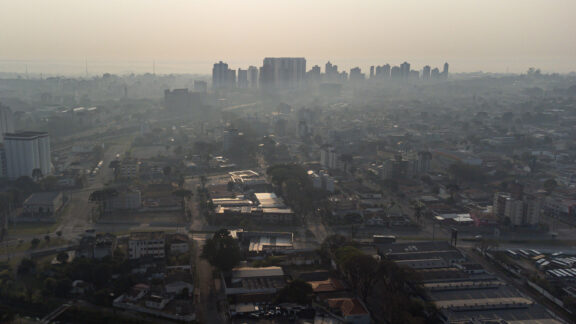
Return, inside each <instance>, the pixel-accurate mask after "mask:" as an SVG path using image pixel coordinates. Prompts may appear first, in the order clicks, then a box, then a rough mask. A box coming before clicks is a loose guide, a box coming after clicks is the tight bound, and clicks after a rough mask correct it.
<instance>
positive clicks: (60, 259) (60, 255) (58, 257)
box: [56, 251, 68, 263]
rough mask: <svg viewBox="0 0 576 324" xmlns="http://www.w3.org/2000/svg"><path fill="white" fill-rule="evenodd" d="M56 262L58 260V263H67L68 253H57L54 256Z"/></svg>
mask: <svg viewBox="0 0 576 324" xmlns="http://www.w3.org/2000/svg"><path fill="white" fill-rule="evenodd" d="M56 260H58V262H60V263H66V262H68V253H66V252H64V251H62V252H60V253H58V255H56Z"/></svg>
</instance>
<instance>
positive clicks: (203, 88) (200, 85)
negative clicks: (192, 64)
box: [194, 80, 208, 92]
mask: <svg viewBox="0 0 576 324" xmlns="http://www.w3.org/2000/svg"><path fill="white" fill-rule="evenodd" d="M194 91H196V92H207V91H208V83H207V82H206V81H200V80H194Z"/></svg>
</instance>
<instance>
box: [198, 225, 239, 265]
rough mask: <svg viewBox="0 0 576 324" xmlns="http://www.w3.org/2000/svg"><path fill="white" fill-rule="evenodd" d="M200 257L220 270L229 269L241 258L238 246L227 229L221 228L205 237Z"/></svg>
mask: <svg viewBox="0 0 576 324" xmlns="http://www.w3.org/2000/svg"><path fill="white" fill-rule="evenodd" d="M202 257H203V258H204V259H206V260H208V262H210V264H211V265H212V266H214V267H216V268H218V269H219V270H221V271H230V270H232V268H234V267H235V266H236V265H238V263H240V261H241V260H242V255H241V253H240V247H239V245H238V241H236V240H235V239H234V238H232V236H231V235H230V232H229V231H228V230H227V229H221V230H219V231H217V232H216V233H214V236H212V238H210V239H207V240H206V243H204V247H203V248H202Z"/></svg>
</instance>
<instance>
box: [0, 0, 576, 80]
mask: <svg viewBox="0 0 576 324" xmlns="http://www.w3.org/2000/svg"><path fill="white" fill-rule="evenodd" d="M575 13H576V0H350V1H344V0H330V1H324V0H0V71H10V70H14V69H15V66H17V67H18V68H17V69H20V70H21V67H22V62H30V61H36V62H39V61H40V62H42V64H44V65H42V66H44V69H54V68H55V67H56V65H54V66H52V67H50V66H46V64H47V62H52V61H57V62H60V63H61V66H64V65H65V64H64V63H62V62H76V63H70V64H75V65H74V66H76V67H77V66H78V65H79V66H80V67H81V69H82V70H83V65H84V63H83V62H84V59H85V58H87V59H88V61H89V62H90V64H91V65H92V66H94V67H96V66H98V64H100V68H101V69H104V67H103V66H105V65H106V64H108V66H109V68H110V69H112V67H111V66H115V67H116V68H120V66H121V65H122V64H126V65H127V67H126V70H129V69H130V67H128V66H129V65H130V66H132V69H141V68H142V69H149V67H150V66H151V63H148V62H151V61H152V60H153V59H155V60H156V61H157V68H158V69H159V70H160V71H159V72H161V69H166V70H168V69H171V70H170V71H169V72H175V71H172V69H178V68H179V67H182V66H186V64H188V65H187V68H186V69H187V70H186V71H182V72H186V73H190V72H200V73H205V72H209V71H210V69H211V63H212V62H213V61H216V60H225V61H228V62H230V63H236V64H239V65H240V64H259V65H260V63H261V61H262V58H264V57H266V56H303V57H306V58H308V60H309V62H310V63H311V64H315V63H323V62H325V61H326V60H328V59H330V60H331V61H333V62H335V63H337V64H338V63H340V65H341V66H343V67H347V68H349V67H351V66H353V65H356V62H357V65H360V66H361V67H363V68H364V69H365V68H367V66H368V65H370V64H380V63H386V62H389V63H391V64H399V63H401V60H408V61H410V62H412V63H413V64H414V65H416V66H415V67H416V68H418V67H419V68H421V66H422V65H424V64H425V63H430V64H431V65H441V64H442V63H443V62H444V61H448V62H450V63H451V66H452V70H454V71H477V70H484V71H495V72H505V70H506V69H507V68H508V69H510V71H514V72H520V71H525V70H526V68H527V67H529V66H537V67H541V68H542V69H543V70H546V71H558V72H564V71H566V70H571V71H576V19H574V14H575ZM14 60H19V61H14ZM104 62H107V63H104ZM122 62H124V63H122ZM135 62H140V63H138V64H139V66H141V67H136V66H137V64H136V63H135ZM142 62H146V63H142ZM310 63H309V66H311V64H310ZM38 64H40V63H38ZM233 67H235V68H237V67H240V66H233ZM37 69H40V67H39V66H38V67H37ZM36 72H38V71H36ZM47 72H48V71H47ZM50 72H54V71H50ZM113 72H115V71H113Z"/></svg>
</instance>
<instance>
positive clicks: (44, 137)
mask: <svg viewBox="0 0 576 324" xmlns="http://www.w3.org/2000/svg"><path fill="white" fill-rule="evenodd" d="M4 150H5V154H6V176H7V177H8V179H11V180H15V179H18V178H19V177H22V176H28V177H32V175H33V172H34V170H36V169H38V170H40V172H41V173H42V174H41V176H47V175H49V174H51V173H52V166H51V160H50V137H49V136H48V133H45V132H19V133H5V134H4Z"/></svg>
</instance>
